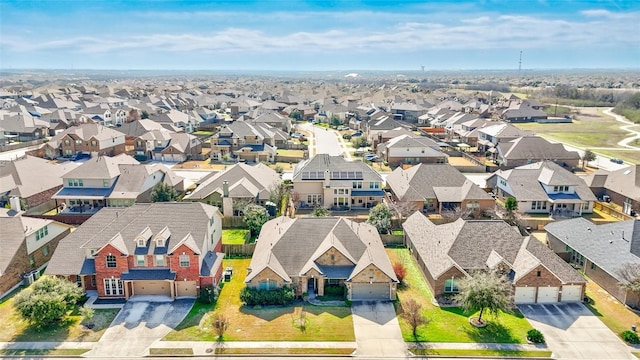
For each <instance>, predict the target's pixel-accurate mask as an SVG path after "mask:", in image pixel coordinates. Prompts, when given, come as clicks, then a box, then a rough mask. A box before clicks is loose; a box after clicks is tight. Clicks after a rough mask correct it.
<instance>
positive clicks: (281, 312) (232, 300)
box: [164, 259, 355, 341]
mask: <svg viewBox="0 0 640 360" xmlns="http://www.w3.org/2000/svg"><path fill="white" fill-rule="evenodd" d="M250 262H251V260H250V259H225V260H224V262H223V266H224V267H225V268H226V267H228V266H232V267H233V269H234V272H233V277H232V279H231V281H230V282H228V283H225V284H224V286H223V288H222V291H221V293H220V297H219V298H218V301H217V302H216V304H215V305H202V304H198V303H196V305H195V306H194V307H193V308H192V309H191V312H190V313H189V314H188V315H187V317H186V318H185V319H184V321H183V322H182V323H181V324H180V325H179V326H178V327H177V328H176V330H174V331H172V332H171V333H169V334H168V335H167V336H166V337H165V338H164V340H169V341H194V340H195V341H214V340H215V335H214V332H213V329H212V327H211V322H212V319H213V318H214V316H215V315H216V314H223V315H224V316H225V317H226V318H227V319H228V321H229V328H228V330H227V332H226V334H225V336H224V339H225V341H354V339H355V335H354V333H353V321H352V319H351V309H350V308H348V307H333V306H321V307H316V306H312V305H306V304H305V305H304V306H303V304H302V303H296V304H294V305H292V306H285V307H264V308H247V307H245V306H242V304H241V302H240V291H241V290H242V289H243V288H244V278H245V277H246V275H247V268H248V267H249V264H250ZM302 310H304V311H305V312H306V319H307V324H308V325H307V327H306V329H305V331H301V330H300V329H299V328H298V327H297V326H295V320H296V319H297V318H298V315H299V314H300V311H302Z"/></svg>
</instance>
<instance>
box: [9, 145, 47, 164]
mask: <svg viewBox="0 0 640 360" xmlns="http://www.w3.org/2000/svg"><path fill="white" fill-rule="evenodd" d="M39 146H40V145H34V146H29V147H26V148H21V149H16V150H11V151H5V152H0V161H2V160H15V159H17V158H19V157H22V156H24V154H25V153H26V152H27V151H30V150H35V149H37V148H38V147H39Z"/></svg>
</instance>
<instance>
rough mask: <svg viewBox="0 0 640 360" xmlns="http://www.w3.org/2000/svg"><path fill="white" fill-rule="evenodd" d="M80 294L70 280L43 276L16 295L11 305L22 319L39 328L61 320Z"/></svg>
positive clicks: (79, 297) (80, 291)
mask: <svg viewBox="0 0 640 360" xmlns="http://www.w3.org/2000/svg"><path fill="white" fill-rule="evenodd" d="M82 294H83V293H82V290H81V289H80V288H78V286H76V284H74V283H72V282H70V281H67V280H65V279H61V278H56V277H50V276H45V277H42V278H40V280H38V281H36V282H35V283H34V284H33V285H32V286H30V287H28V288H26V289H24V290H22V291H21V292H20V293H19V294H18V295H16V297H15V299H14V302H13V306H14V308H15V309H16V312H17V313H18V315H19V316H20V317H21V318H22V319H24V320H26V321H27V322H29V323H30V324H31V325H34V326H35V327H38V328H39V327H43V326H47V325H51V324H54V323H57V322H59V321H61V320H62V319H63V318H64V317H65V316H66V315H67V313H68V312H69V311H71V310H72V309H73V308H75V306H76V304H77V303H78V301H79V300H80V299H81V298H82Z"/></svg>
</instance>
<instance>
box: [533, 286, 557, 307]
mask: <svg viewBox="0 0 640 360" xmlns="http://www.w3.org/2000/svg"><path fill="white" fill-rule="evenodd" d="M559 290H560V288H558V287H552V286H550V287H539V288H538V302H539V303H541V304H549V303H557V302H558V292H559Z"/></svg>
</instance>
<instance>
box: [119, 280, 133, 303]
mask: <svg viewBox="0 0 640 360" xmlns="http://www.w3.org/2000/svg"><path fill="white" fill-rule="evenodd" d="M130 284H131V281H124V282H123V283H122V286H124V298H125V299H127V300H129V298H130V297H132V296H133V294H129V286H130ZM131 292H133V286H131Z"/></svg>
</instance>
